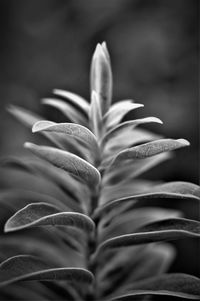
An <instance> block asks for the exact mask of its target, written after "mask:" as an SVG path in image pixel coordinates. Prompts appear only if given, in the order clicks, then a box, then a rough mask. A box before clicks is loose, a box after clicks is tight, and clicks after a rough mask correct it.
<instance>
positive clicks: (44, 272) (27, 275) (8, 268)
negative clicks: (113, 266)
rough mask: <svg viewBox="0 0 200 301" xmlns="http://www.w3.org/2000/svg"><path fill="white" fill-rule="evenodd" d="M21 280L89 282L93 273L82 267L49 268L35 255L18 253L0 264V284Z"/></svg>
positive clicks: (91, 280)
mask: <svg viewBox="0 0 200 301" xmlns="http://www.w3.org/2000/svg"><path fill="white" fill-rule="evenodd" d="M22 280H40V281H55V280H65V281H67V282H68V283H73V282H78V283H85V284H91V283H92V282H93V275H92V274H91V273H90V272H89V271H88V270H85V269H82V268H51V269H49V267H48V265H47V264H45V263H44V262H43V261H41V260H40V259H39V258H37V257H35V256H29V255H21V256H20V255H19V256H14V257H11V258H9V259H7V260H5V261H4V262H2V263H1V264H0V286H4V285H8V284H11V283H14V282H17V281H22Z"/></svg>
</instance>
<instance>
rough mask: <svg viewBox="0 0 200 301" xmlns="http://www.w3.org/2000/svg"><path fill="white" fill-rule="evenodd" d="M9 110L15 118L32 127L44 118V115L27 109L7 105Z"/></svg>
mask: <svg viewBox="0 0 200 301" xmlns="http://www.w3.org/2000/svg"><path fill="white" fill-rule="evenodd" d="M7 110H8V112H9V113H10V114H12V115H13V116H14V117H15V118H17V119H18V120H19V121H20V122H22V123H23V124H24V125H25V126H27V127H30V128H31V127H32V126H33V124H34V123H35V122H37V121H39V120H41V119H44V118H43V117H41V116H39V115H37V114H35V113H33V112H31V111H29V110H26V109H24V108H21V107H18V106H14V105H9V106H8V107H7Z"/></svg>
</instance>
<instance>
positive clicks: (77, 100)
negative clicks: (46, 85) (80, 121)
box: [53, 89, 89, 115]
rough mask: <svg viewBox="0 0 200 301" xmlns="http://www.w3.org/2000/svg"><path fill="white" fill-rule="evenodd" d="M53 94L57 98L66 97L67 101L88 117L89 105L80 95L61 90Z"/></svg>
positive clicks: (55, 90) (56, 90) (54, 91)
mask: <svg viewBox="0 0 200 301" xmlns="http://www.w3.org/2000/svg"><path fill="white" fill-rule="evenodd" d="M53 93H54V94H55V95H57V96H61V97H64V98H65V99H66V100H68V101H70V102H71V103H72V104H74V105H76V106H77V107H79V108H80V109H81V110H82V111H83V112H84V113H85V114H86V115H88V112H89V103H88V102H87V101H86V100H85V99H84V98H83V97H81V96H80V95H78V94H75V93H72V92H70V91H66V90H61V89H54V90H53Z"/></svg>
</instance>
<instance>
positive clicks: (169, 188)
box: [0, 43, 200, 301]
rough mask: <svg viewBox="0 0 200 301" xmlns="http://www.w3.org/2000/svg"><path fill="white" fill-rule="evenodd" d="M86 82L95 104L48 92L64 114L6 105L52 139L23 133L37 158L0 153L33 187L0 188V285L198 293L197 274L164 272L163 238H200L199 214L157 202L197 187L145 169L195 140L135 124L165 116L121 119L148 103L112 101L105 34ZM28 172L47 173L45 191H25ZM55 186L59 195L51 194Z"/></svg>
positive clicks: (124, 294)
mask: <svg viewBox="0 0 200 301" xmlns="http://www.w3.org/2000/svg"><path fill="white" fill-rule="evenodd" d="M90 81H91V103H90V104H89V103H88V102H87V101H86V100H85V99H83V98H82V97H81V96H78V95H76V94H74V93H72V92H68V91H63V90H54V96H53V97H52V98H48V99H44V100H43V101H42V103H43V104H44V105H48V106H51V107H52V108H54V109H55V110H59V111H61V112H62V113H63V114H64V115H65V116H66V118H67V119H68V121H70V122H67V123H55V122H52V121H47V120H43V118H42V117H40V116H37V115H36V114H33V113H31V112H29V111H28V110H25V109H22V108H19V107H15V106H10V107H9V111H10V113H12V114H13V115H14V116H15V117H16V118H17V119H19V120H20V121H21V122H22V123H24V124H25V125H26V126H29V127H32V131H33V132H34V133H40V134H42V135H44V136H45V137H46V138H47V139H48V140H49V141H50V143H51V144H50V145H49V144H48V145H45V146H39V145H36V144H33V143H30V142H26V143H25V145H24V146H25V147H26V148H27V149H28V150H29V151H30V152H32V153H33V154H34V155H36V156H37V157H38V158H39V159H37V160H35V159H32V158H10V159H9V160H7V161H3V162H2V164H4V166H6V167H8V166H9V167H11V168H17V169H20V170H21V171H22V173H23V176H24V178H23V179H24V183H25V185H27V189H24V190H23V191H21V190H17V191H13V190H10V191H4V192H2V193H1V199H0V204H1V206H2V207H3V208H4V207H5V216H6V217H7V221H6V222H5V226H4V231H5V232H6V234H4V235H3V236H1V237H0V239H1V249H0V255H1V261H2V263H1V265H0V272H1V273H0V290H1V294H2V296H3V298H4V299H5V300H105V301H108V300H110V301H111V300H138V298H143V299H144V298H146V296H151V295H169V296H171V297H172V296H174V297H179V298H183V299H199V296H200V280H199V279H198V278H197V277H194V276H190V275H186V274H180V273H176V274H167V273H166V272H167V270H168V267H169V266H170V264H171V262H172V260H173V258H174V256H175V250H174V248H173V247H172V245H171V244H169V243H166V241H170V240H174V239H181V238H185V237H191V238H199V236H200V223H199V222H198V221H195V220H190V219H187V218H183V217H182V216H181V213H180V212H178V211H176V210H172V209H165V208H162V207H158V206H155V203H154V201H155V200H157V201H160V202H162V201H164V199H168V200H173V201H174V202H175V201H178V200H180V201H181V200H183V199H187V200H188V201H191V202H198V201H199V199H200V188H199V186H197V185H195V184H192V183H186V182H170V183H160V182H159V183H158V182H157V183H154V182H151V181H147V180H143V179H141V178H139V176H140V175H142V174H143V173H144V172H145V171H147V170H149V169H150V168H152V167H154V166H155V165H157V164H160V163H161V162H163V161H164V160H166V159H168V158H169V157H170V151H172V150H175V149H179V148H182V147H185V146H188V145H189V142H188V141H186V140H184V139H177V140H175V139H164V138H163V137H159V136H158V135H156V134H154V133H152V132H150V131H148V130H146V129H141V128H140V127H138V126H140V125H142V124H146V123H152V122H154V123H162V122H161V120H160V119H158V118H155V117H147V118H142V119H136V120H131V121H124V119H123V118H124V117H125V115H126V114H127V113H129V112H130V111H133V110H135V109H137V108H140V107H142V105H141V104H137V103H135V102H134V101H132V100H123V101H119V102H118V103H116V104H113V105H111V101H112V71H111V65H110V57H109V53H108V51H107V47H106V44H105V43H102V44H101V45H100V44H98V45H97V48H96V50H95V53H94V56H93V58H92V64H91V79H90ZM32 181H34V182H36V183H39V182H40V181H41V183H42V184H41V185H44V186H45V187H46V189H47V194H44V193H40V185H38V192H33V191H31V190H29V189H28V187H29V184H30V183H29V182H32ZM37 181H38V182H37ZM52 187H53V188H54V187H56V189H57V190H56V191H58V194H57V196H55V194H54V195H52V194H51V191H52ZM161 205H162V204H161ZM11 212H12V213H11ZM33 281H34V282H33ZM49 281H51V284H49ZM8 288H11V289H8ZM144 300H146V299H144Z"/></svg>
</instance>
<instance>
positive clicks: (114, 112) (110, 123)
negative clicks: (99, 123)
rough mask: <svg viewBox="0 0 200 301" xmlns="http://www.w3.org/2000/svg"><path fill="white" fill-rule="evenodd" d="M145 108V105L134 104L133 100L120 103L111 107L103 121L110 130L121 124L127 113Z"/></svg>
mask: <svg viewBox="0 0 200 301" xmlns="http://www.w3.org/2000/svg"><path fill="white" fill-rule="evenodd" d="M143 106H144V105H143V104H140V103H134V102H133V101H132V100H121V101H118V102H117V103H115V104H113V105H112V106H111V107H110V109H109V111H108V112H107V113H106V114H105V115H104V117H103V121H104V123H105V124H106V127H107V128H108V129H109V128H112V127H114V126H116V125H117V124H118V123H120V121H121V120H122V119H123V117H124V116H125V115H126V114H127V113H129V112H130V111H132V110H135V109H137V108H141V107H143Z"/></svg>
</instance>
